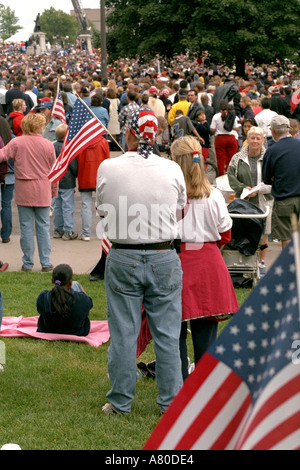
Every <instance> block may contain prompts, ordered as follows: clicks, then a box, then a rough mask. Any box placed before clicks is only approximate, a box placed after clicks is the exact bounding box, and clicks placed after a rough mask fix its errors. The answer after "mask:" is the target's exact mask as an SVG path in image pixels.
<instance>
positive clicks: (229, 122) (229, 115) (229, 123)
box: [224, 110, 236, 132]
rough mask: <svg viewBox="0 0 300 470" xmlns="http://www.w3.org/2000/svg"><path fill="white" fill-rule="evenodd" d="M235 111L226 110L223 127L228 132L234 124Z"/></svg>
mask: <svg viewBox="0 0 300 470" xmlns="http://www.w3.org/2000/svg"><path fill="white" fill-rule="evenodd" d="M235 117H236V116H235V112H234V111H233V110H228V112H227V116H226V119H225V122H224V129H225V130H226V131H228V132H231V131H232V129H233V126H234V121H235Z"/></svg>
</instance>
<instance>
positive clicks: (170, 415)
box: [144, 355, 219, 450]
mask: <svg viewBox="0 0 300 470" xmlns="http://www.w3.org/2000/svg"><path fill="white" fill-rule="evenodd" d="M218 364H219V361H217V360H216V359H215V358H214V357H212V356H210V355H208V357H207V361H206V364H205V367H204V368H203V369H202V370H201V374H200V372H199V370H197V368H196V369H195V371H194V372H193V374H192V375H191V376H190V377H188V378H187V380H186V381H185V386H184V387H183V388H181V390H180V391H179V393H178V395H177V397H176V400H177V402H178V409H177V408H175V410H173V412H171V410H169V409H168V410H167V412H166V413H165V415H164V416H163V419H162V420H161V421H160V422H159V423H158V425H157V427H156V428H155V430H157V432H155V433H153V434H152V436H150V439H149V440H148V441H147V443H146V445H145V447H144V449H145V450H151V449H158V448H159V447H160V446H161V445H162V444H164V445H165V446H168V443H169V442H170V441H172V437H173V436H174V439H175V440H176V442H178V440H179V439H180V435H181V434H182V433H183V432H184V429H185V428H186V427H187V426H188V425H189V423H190V421H188V422H187V423H185V422H184V420H185V417H184V416H183V415H182V413H184V415H189V414H191V416H192V417H193V416H194V414H195V412H194V410H193V407H192V410H191V412H190V413H189V409H188V410H187V412H186V407H187V406H188V407H190V403H191V400H192V399H193V396H194V394H195V393H196V392H197V391H198V390H197V389H198V384H199V386H200V385H202V384H204V385H205V383H206V379H207V378H208V377H210V375H211V373H212V372H214V371H215V368H216V367H217V366H218ZM192 376H194V377H195V379H196V380H195V381H194V380H191V379H192ZM196 402H197V399H196ZM199 402H200V403H201V401H199ZM182 416H183V417H182ZM182 422H183V424H182ZM180 426H183V429H180ZM170 427H171V429H170V432H168V430H169V428H170ZM174 428H176V430H175V431H174ZM177 428H178V431H177ZM178 433H179V435H178ZM162 448H163V447H162Z"/></svg>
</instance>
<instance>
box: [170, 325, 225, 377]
mask: <svg viewBox="0 0 300 470" xmlns="http://www.w3.org/2000/svg"><path fill="white" fill-rule="evenodd" d="M187 327H188V322H187V321H184V322H182V324H181V332H180V338H179V349H180V357H181V370H182V377H183V380H185V379H186V378H187V377H188V375H189V373H188V359H187V345H186V338H187ZM190 327H191V333H192V341H193V348H194V362H195V365H196V364H197V362H198V361H199V359H200V358H201V357H202V356H203V354H204V353H205V351H207V349H208V348H209V347H210V345H211V344H212V343H213V342H214V340H215V339H216V337H217V332H218V322H216V321H213V320H204V319H203V318H195V319H193V320H190Z"/></svg>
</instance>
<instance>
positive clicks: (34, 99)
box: [25, 90, 38, 108]
mask: <svg viewBox="0 0 300 470" xmlns="http://www.w3.org/2000/svg"><path fill="white" fill-rule="evenodd" d="M25 93H26V95H29V96H30V98H31V99H32V101H33V107H34V108H35V107H36V106H37V104H38V101H37V95H36V94H35V93H33V91H30V90H27V91H25Z"/></svg>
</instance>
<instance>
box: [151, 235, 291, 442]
mask: <svg viewBox="0 0 300 470" xmlns="http://www.w3.org/2000/svg"><path fill="white" fill-rule="evenodd" d="M295 246H296V245H295ZM295 252H296V250H295ZM296 261H297V260H296V257H295V255H294V242H293V241H292V242H290V243H289V244H288V246H287V247H286V249H285V250H284V251H283V252H282V253H281V255H280V256H279V257H278V259H277V260H276V262H275V263H274V264H273V266H272V267H271V269H270V271H269V272H268V273H267V275H266V276H265V277H264V278H263V279H262V280H261V281H260V282H259V284H258V285H257V286H256V288H255V289H254V290H253V291H252V292H251V294H250V295H249V297H248V298H247V300H246V301H245V302H244V303H243V304H242V306H241V308H240V310H239V311H238V312H237V313H236V314H235V316H234V317H233V319H232V320H231V321H230V323H229V324H228V325H227V326H226V327H225V330H224V331H223V332H222V333H221V334H220V336H219V337H218V338H217V340H216V341H215V342H214V344H213V345H212V346H211V347H210V349H209V350H208V352H207V353H206V354H205V355H204V356H203V357H202V359H201V360H200V361H199V362H198V364H197V365H196V368H195V371H194V372H193V373H192V374H191V375H190V376H189V377H188V379H187V380H186V381H185V383H184V385H183V387H182V388H181V390H180V391H179V393H178V394H177V396H176V397H175V399H174V400H173V402H172V403H171V405H170V407H169V408H168V410H167V412H166V414H165V415H164V416H163V417H162V419H161V421H160V422H159V423H158V425H157V427H156V428H155V429H154V431H153V433H152V435H151V436H150V438H149V440H148V441H147V443H146V444H145V446H144V450H150V449H151V450H157V449H159V450H164V449H168V450H170V449H172V450H174V449H176V450H195V449H196V450H277V449H278V450H280V449H281V450H292V449H300V360H299V358H298V359H297V357H299V356H300V341H299V338H300V335H299V311H298V309H299V299H298V295H299V293H298V289H297V279H296V271H297V268H296ZM297 349H298V353H297Z"/></svg>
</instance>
